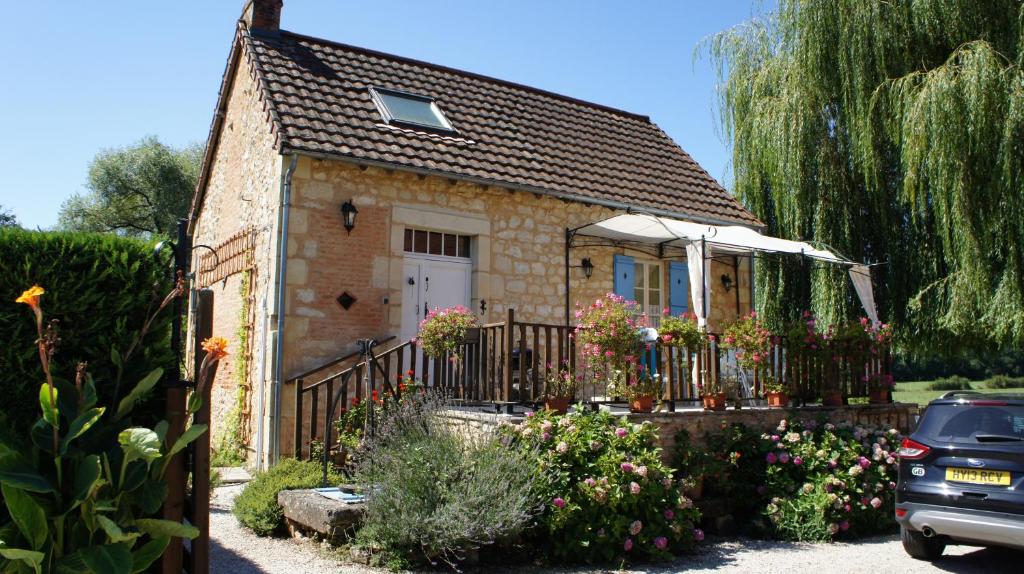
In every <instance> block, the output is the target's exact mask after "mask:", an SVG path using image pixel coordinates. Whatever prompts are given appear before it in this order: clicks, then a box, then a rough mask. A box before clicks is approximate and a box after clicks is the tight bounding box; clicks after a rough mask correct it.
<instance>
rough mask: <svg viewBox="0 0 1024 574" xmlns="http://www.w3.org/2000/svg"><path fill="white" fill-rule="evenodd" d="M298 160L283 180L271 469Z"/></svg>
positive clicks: (276, 452)
mask: <svg viewBox="0 0 1024 574" xmlns="http://www.w3.org/2000/svg"><path fill="white" fill-rule="evenodd" d="M298 161H299V155H298V154H296V153H293V154H292V158H291V162H290V163H289V164H288V169H287V170H286V171H285V173H284V175H283V176H282V177H281V210H280V214H281V216H280V217H281V220H280V225H279V226H278V229H280V233H281V236H280V237H278V241H277V245H278V247H277V258H278V271H277V305H276V307H277V309H276V311H277V337H276V340H275V341H274V343H275V349H274V382H273V384H272V391H273V395H272V396H271V405H270V412H271V420H270V460H269V461H268V465H267V466H268V467H269V466H273V465H275V464H277V461H278V460H279V459H280V457H281V394H282V392H283V390H282V387H283V386H284V315H285V303H286V299H287V297H286V295H287V290H286V283H287V278H288V220H289V215H290V213H291V204H292V174H293V173H295V165H296V164H297V163H298Z"/></svg>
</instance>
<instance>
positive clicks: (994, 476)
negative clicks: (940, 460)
mask: <svg viewBox="0 0 1024 574" xmlns="http://www.w3.org/2000/svg"><path fill="white" fill-rule="evenodd" d="M946 480H947V481H949V482H967V483H970V484H988V485H992V486H1010V473H1008V472H1006V471H1003V470H981V469H977V468H954V467H949V468H946Z"/></svg>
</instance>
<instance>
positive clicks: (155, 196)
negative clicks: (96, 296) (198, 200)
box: [59, 136, 203, 237]
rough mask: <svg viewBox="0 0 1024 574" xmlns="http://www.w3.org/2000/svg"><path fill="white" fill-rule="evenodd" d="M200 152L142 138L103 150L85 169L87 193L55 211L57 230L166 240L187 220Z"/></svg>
mask: <svg viewBox="0 0 1024 574" xmlns="http://www.w3.org/2000/svg"><path fill="white" fill-rule="evenodd" d="M202 152H203V148H202V146H200V145H196V144H193V145H190V146H187V147H185V148H183V149H174V148H171V147H168V146H166V145H164V144H162V143H160V142H159V141H158V140H157V139H156V138H155V137H152V136H150V137H147V138H144V139H142V140H141V141H139V142H138V143H136V144H134V145H131V146H128V147H126V148H121V149H109V150H103V151H101V152H100V153H98V154H97V155H96V157H95V158H94V159H93V161H92V163H91V164H90V165H89V181H88V184H87V187H88V188H89V192H88V193H86V194H84V195H82V194H79V195H74V196H72V197H71V198H69V199H68V200H66V201H65V202H64V204H63V205H62V206H61V210H60V220H59V221H60V226H61V227H62V228H64V229H70V230H76V231H101V232H116V233H118V234H121V235H129V236H140V237H149V236H153V235H172V234H173V233H174V230H175V225H176V221H177V220H178V219H179V218H181V217H185V216H186V215H187V214H188V208H189V204H190V202H191V200H192V193H193V191H194V190H195V186H196V181H197V179H198V177H199V169H200V165H201V162H202Z"/></svg>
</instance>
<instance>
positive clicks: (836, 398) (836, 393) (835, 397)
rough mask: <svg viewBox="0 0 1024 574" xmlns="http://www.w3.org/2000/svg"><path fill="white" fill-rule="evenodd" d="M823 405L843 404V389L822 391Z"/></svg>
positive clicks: (838, 405)
mask: <svg viewBox="0 0 1024 574" xmlns="http://www.w3.org/2000/svg"><path fill="white" fill-rule="evenodd" d="M821 405H822V406H825V407H841V406H843V391H841V390H839V389H831V390H826V391H822V392H821Z"/></svg>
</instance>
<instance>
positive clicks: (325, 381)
mask: <svg viewBox="0 0 1024 574" xmlns="http://www.w3.org/2000/svg"><path fill="white" fill-rule="evenodd" d="M718 339H719V337H718V336H711V337H709V341H708V342H707V344H706V345H703V346H702V347H700V348H697V349H687V348H680V347H676V346H673V345H667V344H663V343H661V342H656V343H652V344H651V345H650V346H649V347H648V348H647V349H646V350H645V351H644V356H643V359H642V360H643V363H644V364H645V365H646V366H647V368H648V370H650V371H651V372H652V373H653V374H657V375H659V376H660V378H661V380H662V381H663V383H662V393H661V395H660V396H659V397H658V398H659V399H660V400H661V401H663V402H664V403H665V404H666V406H667V409H668V410H669V411H674V410H675V409H676V407H677V404H680V403H681V404H685V403H690V402H697V401H699V400H700V389H703V388H705V387H706V385H707V384H708V383H713V384H714V386H716V387H717V388H722V383H723V382H724V380H725V379H726V378H729V377H730V375H732V373H733V372H734V371H733V369H734V367H732V366H733V365H735V364H736V356H735V352H734V351H732V350H726V349H723V348H722V347H721V346H720V345H719V344H718ZM382 347H384V348H377V349H374V350H373V356H374V357H375V358H376V364H377V367H376V368H371V365H370V364H369V362H368V361H367V360H366V359H367V355H365V354H360V353H353V354H351V355H348V356H346V357H343V358H341V359H336V360H334V361H332V362H331V363H328V364H327V365H325V366H323V367H320V368H318V369H317V370H315V371H310V372H307V373H304V374H303V375H300V376H299V377H296V378H293V379H291V380H290V381H288V383H289V384H292V385H293V387H292V390H291V392H292V393H294V429H293V449H294V450H293V452H294V453H296V455H297V456H299V457H308V456H309V455H310V444H311V443H312V442H313V441H323V440H324V439H325V437H326V438H329V439H330V440H327V441H326V442H328V443H330V444H329V445H328V446H329V447H333V446H334V445H333V438H334V436H333V430H332V426H331V425H333V422H334V421H335V420H336V419H337V418H338V416H339V413H340V408H341V406H345V405H349V404H350V403H351V400H352V399H353V398H359V399H360V400H362V399H364V398H371V397H373V396H374V392H375V391H376V392H377V393H378V396H382V395H381V393H383V392H385V391H386V390H388V389H390V388H393V387H395V386H396V384H397V382H399V381H401V380H402V379H404V378H406V377H409V378H411V379H413V380H415V381H418V382H420V383H422V384H424V385H426V386H428V387H430V388H435V389H441V390H444V391H445V392H447V393H448V394H449V396H451V397H452V399H453V400H455V401H456V402H457V403H463V404H479V403H490V404H492V405H494V407H495V409H497V410H500V409H501V408H502V407H506V408H509V407H510V406H511V405H514V404H523V405H538V404H540V403H542V402H543V400H544V396H545V381H546V380H547V379H548V378H549V377H550V376H553V375H555V374H557V373H558V371H559V370H560V369H563V368H565V369H568V370H569V371H570V372H571V373H574V374H575V375H581V376H582V379H583V381H585V383H584V384H583V385H582V387H581V389H580V391H579V392H578V394H577V396H576V400H579V401H583V402H585V403H589V404H599V403H621V402H623V400H622V398H621V397H617V396H613V395H612V394H611V393H610V392H609V389H608V385H607V383H606V382H605V381H604V380H603V379H602V378H601V377H596V376H594V373H593V372H592V371H591V369H590V368H589V367H588V365H587V364H586V361H584V360H583V358H582V357H581V356H580V352H579V349H578V348H577V346H576V341H575V337H574V327H571V326H567V325H558V324H549V323H531V322H521V321H517V320H516V316H515V311H514V310H512V309H510V310H509V311H508V315H507V318H506V320H505V321H502V322H499V323H489V324H485V325H481V326H480V327H479V328H476V329H473V330H471V331H470V333H469V334H468V335H467V337H466V339H465V340H464V341H462V343H461V344H460V350H459V352H458V359H457V360H453V357H452V356H451V355H447V356H445V357H441V358H437V359H430V358H428V357H426V356H424V355H423V353H422V351H420V350H418V349H417V348H416V347H415V346H414V345H412V344H411V343H409V342H404V343H400V344H397V345H394V346H390V347H387V346H384V345H382ZM346 360H347V361H349V362H354V364H351V365H350V366H347V367H344V368H343V369H342V370H341V371H338V372H336V373H332V374H330V375H327V376H324V377H312V379H313V380H315V382H312V383H307V381H308V380H311V375H313V374H315V373H316V372H321V371H325V368H326V367H327V366H338V365H342V363H344V362H345V361H346ZM888 372H889V357H888V356H887V355H883V356H876V355H872V354H871V353H870V352H869V351H868V350H867V349H863V350H858V351H856V352H851V353H843V354H841V355H831V356H825V355H823V354H822V353H820V352H819V353H808V352H805V351H804V350H802V349H799V348H797V349H787V348H786V345H785V344H784V343H783V342H782V341H781V340H775V341H774V342H773V343H772V344H771V347H770V351H769V353H768V359H767V360H766V361H764V362H763V363H762V366H761V368H760V369H758V370H757V371H756V372H753V373H750V372H747V373H745V377H746V378H745V380H746V383H747V385H748V388H749V393H750V395H751V396H752V397H761V396H763V395H764V384H765V380H764V379H765V376H764V375H771V376H772V377H773V378H775V379H777V380H781V381H784V382H787V383H788V384H789V385H790V387H791V389H792V398H793V399H794V400H795V401H796V404H806V403H808V402H812V401H815V400H817V399H818V398H820V397H821V395H822V391H823V390H824V389H826V388H828V389H837V390H841V391H842V392H843V394H844V396H846V397H863V396H867V395H868V383H867V378H868V377H871V376H874V375H877V374H880V373H881V374H884V373H888ZM389 385H390V386H389Z"/></svg>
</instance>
